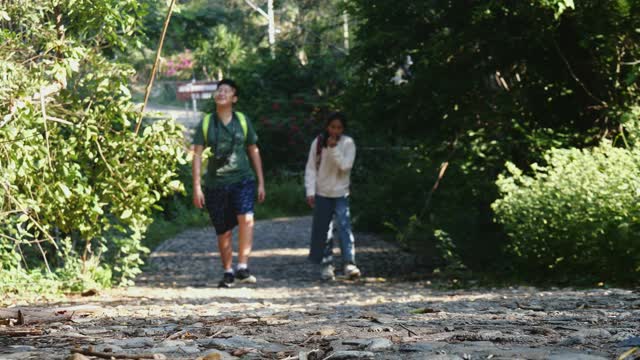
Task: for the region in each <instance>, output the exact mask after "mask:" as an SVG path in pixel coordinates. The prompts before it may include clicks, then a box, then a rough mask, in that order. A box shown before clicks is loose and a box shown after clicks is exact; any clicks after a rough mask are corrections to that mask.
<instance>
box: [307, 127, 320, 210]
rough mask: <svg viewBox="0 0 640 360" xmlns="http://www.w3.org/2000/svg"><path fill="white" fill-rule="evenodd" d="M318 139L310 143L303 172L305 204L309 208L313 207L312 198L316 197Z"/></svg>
mask: <svg viewBox="0 0 640 360" xmlns="http://www.w3.org/2000/svg"><path fill="white" fill-rule="evenodd" d="M317 142H318V138H316V139H315V140H313V142H311V149H309V156H308V158H307V165H306V167H305V170H304V188H305V191H306V194H307V202H308V203H309V206H311V207H313V198H314V196H315V195H316V175H317V174H316V172H317V171H316V151H315V149H316V146H317V145H316V144H317Z"/></svg>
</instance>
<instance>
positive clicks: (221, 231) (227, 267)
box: [205, 186, 237, 287]
mask: <svg viewBox="0 0 640 360" xmlns="http://www.w3.org/2000/svg"><path fill="white" fill-rule="evenodd" d="M205 196H206V200H205V205H206V207H207V210H208V211H209V217H210V218H211V222H212V223H213V226H214V227H215V229H216V234H217V237H218V251H219V252H220V260H221V262H222V268H223V269H224V274H223V277H222V280H221V281H220V283H219V284H218V287H230V286H232V284H233V282H234V275H233V244H232V241H231V230H232V229H233V228H234V227H235V226H236V224H237V220H236V217H235V213H234V212H233V209H232V208H231V203H230V202H229V191H228V188H227V187H225V186H221V187H218V188H213V189H207V191H206V193H205Z"/></svg>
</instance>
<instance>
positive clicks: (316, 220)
mask: <svg viewBox="0 0 640 360" xmlns="http://www.w3.org/2000/svg"><path fill="white" fill-rule="evenodd" d="M333 203H334V201H333V199H330V198H325V197H322V196H318V195H316V199H315V206H314V207H313V223H312V225H311V245H310V251H309V261H311V262H312V263H315V264H320V263H322V258H323V257H324V255H325V249H326V246H327V232H328V231H329V223H330V222H331V216H332V215H333V208H334V205H333Z"/></svg>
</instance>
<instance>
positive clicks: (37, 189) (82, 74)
mask: <svg viewBox="0 0 640 360" xmlns="http://www.w3.org/2000/svg"><path fill="white" fill-rule="evenodd" d="M140 11H141V9H140V7H139V5H138V3H137V1H135V0H125V1H121V0H99V1H93V0H92V1H87V0H48V1H40V2H30V1H17V2H9V3H7V2H4V3H3V5H2V7H1V8H0V19H1V20H0V42H1V43H2V45H0V53H1V54H2V55H1V56H0V58H1V59H2V60H1V61H0V68H1V69H2V70H1V71H2V73H3V74H4V75H3V76H2V78H0V88H1V89H2V90H1V91H0V111H1V113H2V114H4V115H3V118H2V120H1V121H0V199H1V200H0V259H2V263H1V265H0V267H1V268H2V271H1V272H0V273H1V275H0V277H2V278H3V280H2V281H0V284H2V286H4V288H3V290H6V291H18V289H21V290H24V288H28V287H29V286H31V285H33V284H32V282H31V281H30V280H28V279H29V277H28V276H27V274H32V275H34V276H39V274H41V272H44V273H45V274H46V275H47V276H48V277H50V278H56V279H58V280H61V281H63V283H64V284H65V285H64V286H65V287H67V288H71V289H78V288H81V287H82V286H85V285H89V286H90V285H91V284H95V283H99V284H100V285H107V284H110V283H111V282H114V283H121V282H127V281H129V279H131V277H133V276H134V275H135V274H136V273H138V272H139V266H140V264H141V254H142V253H144V252H145V251H147V249H145V248H144V247H143V246H142V245H141V238H142V236H143V234H144V231H145V228H146V226H147V225H148V224H149V222H150V217H149V214H150V212H151V210H152V208H153V206H154V204H155V202H156V201H157V200H158V199H159V198H160V197H161V196H162V195H163V194H168V193H170V192H172V191H174V190H175V189H176V187H178V184H177V183H176V182H175V181H174V178H175V167H176V165H177V164H178V163H179V162H183V161H184V160H183V158H184V156H183V155H184V154H183V150H182V134H181V129H180V128H179V127H177V126H176V125H175V124H174V123H173V122H171V121H157V122H153V123H149V124H147V126H146V127H145V129H144V131H143V132H142V135H141V136H136V135H135V133H134V132H133V130H132V125H134V124H133V123H134V122H135V121H136V119H137V115H138V113H137V110H136V109H135V108H134V106H133V103H132V102H131V97H130V94H129V90H128V89H127V81H128V79H129V77H130V76H131V75H132V74H133V71H132V69H131V68H130V67H129V66H127V65H123V64H121V63H118V62H116V61H111V60H109V57H110V56H113V54H115V52H114V51H113V49H114V48H119V49H123V48H126V47H128V46H132V44H134V43H135V41H130V40H129V39H131V38H132V36H133V35H135V31H136V23H137V19H138V18H139V17H140V15H141V14H140ZM16 279H27V280H25V281H24V282H23V283H17V282H16V281H17V280H16ZM7 287H8V288H7Z"/></svg>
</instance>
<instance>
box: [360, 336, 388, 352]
mask: <svg viewBox="0 0 640 360" xmlns="http://www.w3.org/2000/svg"><path fill="white" fill-rule="evenodd" d="M392 346H393V342H391V340H389V339H385V338H376V339H371V341H370V342H369V344H368V345H367V347H366V349H367V350H370V351H381V350H386V349H388V348H390V347H392Z"/></svg>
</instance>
